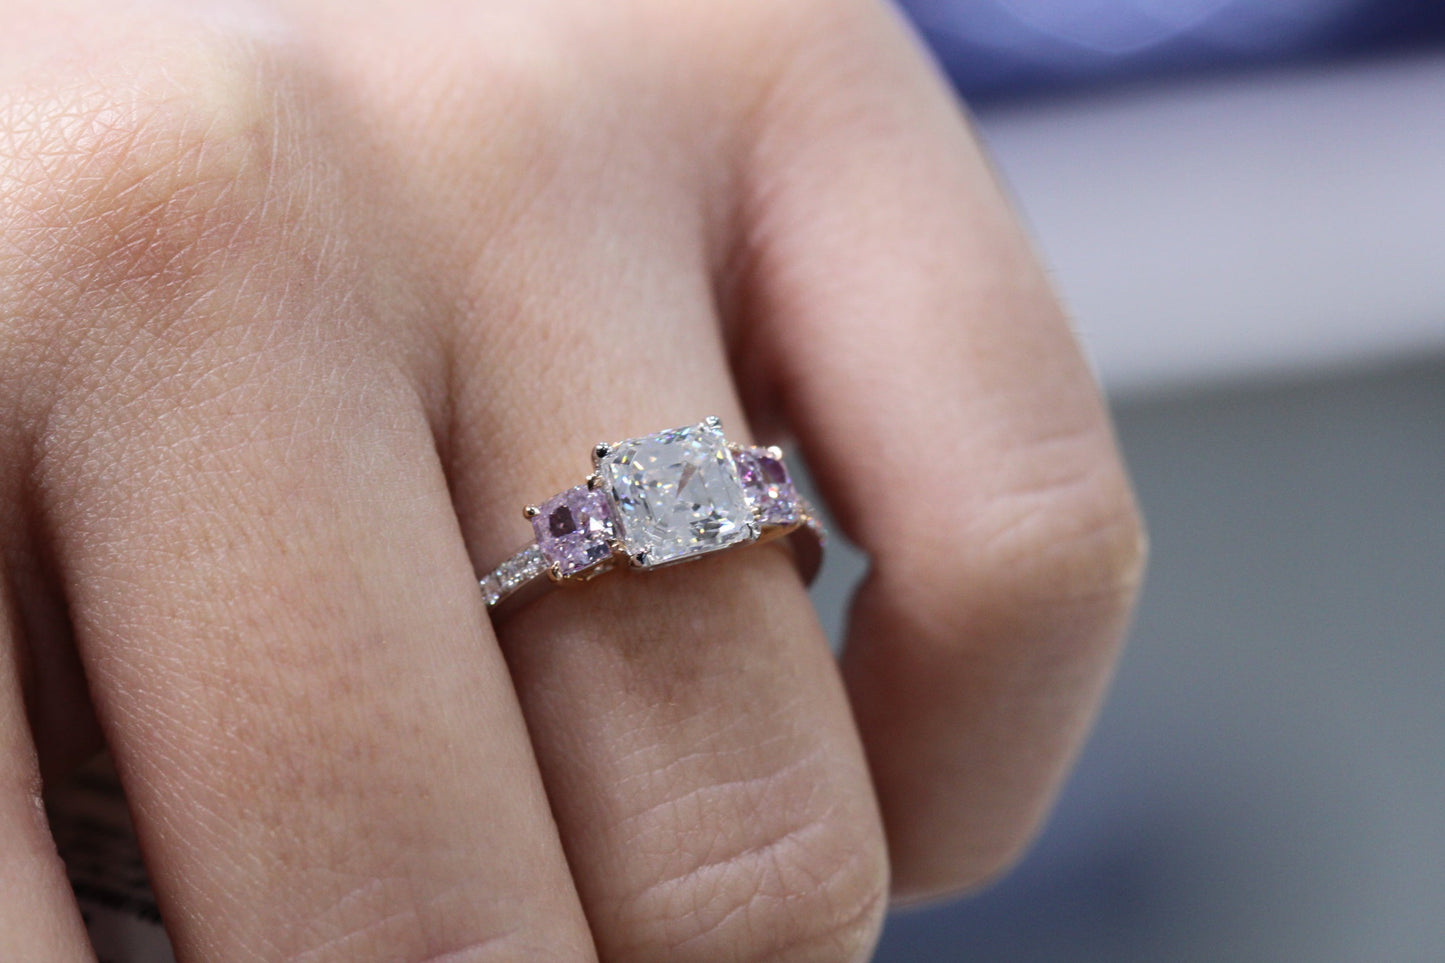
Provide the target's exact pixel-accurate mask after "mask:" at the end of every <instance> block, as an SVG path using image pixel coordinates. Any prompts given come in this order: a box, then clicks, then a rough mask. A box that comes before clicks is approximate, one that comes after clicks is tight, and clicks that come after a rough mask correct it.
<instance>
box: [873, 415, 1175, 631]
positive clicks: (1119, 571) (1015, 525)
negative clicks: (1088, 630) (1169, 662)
mask: <svg viewBox="0 0 1445 963" xmlns="http://www.w3.org/2000/svg"><path fill="white" fill-rule="evenodd" d="M997 477H999V478H1000V479H1001V481H1000V482H998V483H996V485H995V486H994V487H993V488H992V489H991V490H990V491H988V492H986V493H984V494H983V495H982V496H981V497H980V498H979V499H978V500H977V501H976V502H975V503H974V504H973V505H971V506H970V508H971V512H970V517H969V519H968V521H967V523H966V526H967V527H966V528H965V529H964V531H963V532H962V544H964V545H966V549H963V550H961V549H959V548H958V547H957V545H956V544H955V545H946V544H940V538H951V539H955V540H957V539H958V538H959V535H960V533H959V531H958V530H956V529H955V530H952V531H946V532H944V531H932V532H926V533H920V537H919V538H917V539H913V540H912V541H913V543H914V546H915V547H914V548H913V549H911V550H910V551H911V554H910V557H909V558H908V559H907V560H906V561H905V562H904V563H903V564H902V565H901V566H900V568H902V569H904V570H906V574H905V577H906V578H907V579H908V580H911V581H914V582H917V583H918V584H920V585H936V584H938V582H939V581H940V579H941V580H943V581H945V582H947V583H948V584H949V585H952V586H955V587H957V586H960V585H968V586H971V587H972V588H971V590H970V591H969V592H968V593H967V594H968V596H969V600H968V602H969V604H970V605H972V604H976V603H977V600H978V599H980V598H985V599H989V600H992V602H993V603H995V604H998V605H1000V606H1003V607H1008V608H1010V609H1013V610H1020V609H1021V608H1023V607H1027V608H1029V609H1030V610H1034V611H1042V612H1044V613H1051V612H1056V611H1057V610H1060V609H1075V608H1078V607H1080V606H1087V607H1092V608H1095V609H1100V610H1104V611H1107V612H1122V611H1124V610H1127V609H1128V608H1129V606H1131V605H1132V602H1133V599H1134V597H1135V595H1136V594H1137V592H1138V589H1139V586H1140V583H1141V582H1142V579H1143V572H1144V566H1145V561H1146V558H1147V536H1146V533H1145V528H1144V521H1143V517H1142V515H1141V514H1140V511H1139V508H1138V505H1137V503H1136V502H1135V499H1134V495H1133V491H1132V488H1131V486H1130V483H1129V480H1128V477H1127V474H1126V472H1125V469H1124V466H1123V464H1122V462H1121V461H1120V459H1119V458H1118V457H1117V455H1116V453H1115V450H1114V447H1113V442H1112V439H1111V438H1109V437H1108V430H1107V427H1104V426H1098V427H1091V428H1089V429H1086V430H1082V431H1078V432H1072V433H1069V434H1066V435H1063V436H1058V437H1053V438H1049V439H1044V440H1040V441H1037V442H1034V443H1032V444H1029V445H1025V446H1023V447H1021V448H1019V449H1017V450H1016V451H1015V452H1014V453H1013V456H1012V458H1011V459H1009V460H1006V461H1004V462H1003V463H1001V464H1000V468H999V475H998V476H997ZM940 559H944V560H947V561H943V562H940V561H939V560H940ZM953 596H954V597H955V598H956V599H957V601H959V602H960V603H963V602H964V601H965V600H964V599H962V598H961V597H960V596H959V593H957V592H954V593H953Z"/></svg>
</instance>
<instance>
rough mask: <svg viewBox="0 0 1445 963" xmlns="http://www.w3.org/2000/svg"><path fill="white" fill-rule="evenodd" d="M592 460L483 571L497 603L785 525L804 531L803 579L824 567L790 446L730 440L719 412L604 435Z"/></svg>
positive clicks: (818, 530) (750, 539)
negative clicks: (787, 453) (635, 433)
mask: <svg viewBox="0 0 1445 963" xmlns="http://www.w3.org/2000/svg"><path fill="white" fill-rule="evenodd" d="M592 467H593V471H592V474H591V475H588V476H587V480H586V481H585V482H584V483H583V484H581V485H578V486H576V487H574V488H569V489H567V490H566V491H564V492H560V493H559V494H557V495H554V496H553V497H551V498H549V499H548V500H547V501H545V502H542V503H541V504H539V505H528V506H527V508H526V510H525V512H524V514H525V515H526V517H527V518H528V519H529V520H530V521H531V523H532V532H533V535H534V538H535V540H534V541H533V543H532V544H531V545H528V546H527V547H526V548H524V549H523V550H522V551H520V552H518V553H516V554H515V555H513V556H512V557H511V558H509V559H507V560H506V561H505V562H503V563H502V564H500V565H498V566H497V567H496V568H495V569H493V570H492V571H491V572H490V573H488V574H487V576H486V577H485V578H483V579H482V580H481V583H480V584H481V589H482V597H483V598H484V599H485V600H486V603H487V610H488V611H492V612H495V611H496V610H497V609H498V608H499V607H500V606H502V605H503V603H508V604H518V603H520V602H522V601H525V600H528V599H530V598H531V597H532V596H533V595H534V594H536V593H537V592H538V591H539V590H540V589H542V588H544V587H547V586H550V585H558V584H561V585H566V584H576V583H580V582H586V581H589V580H591V579H593V578H596V577H597V576H598V575H601V574H603V573H604V572H610V571H615V570H622V569H626V570H631V571H638V572H643V571H648V570H650V569H654V568H661V567H663V566H666V565H674V564H676V563H678V562H685V561H689V560H691V559H694V558H698V557H700V556H702V555H707V554H710V553H712V552H715V551H720V550H722V549H725V548H733V547H736V546H739V545H750V544H753V543H755V542H765V541H771V540H773V539H775V538H778V537H780V536H784V535H797V536H802V537H801V538H795V539H792V540H791V542H792V545H793V548H794V553H793V555H794V558H795V560H796V561H797V562H798V565H799V568H800V569H801V570H802V573H803V576H804V578H805V579H807V580H811V579H812V577H813V576H814V575H815V574H817V570H818V566H819V563H820V562H821V559H822V552H821V547H822V544H823V541H824V539H825V537H826V536H825V533H824V530H823V525H822V522H821V521H819V519H818V515H817V513H816V512H815V511H814V510H813V507H812V506H811V505H810V504H808V501H807V500H806V499H805V498H803V497H802V496H801V495H800V494H798V490H797V488H796V487H795V486H794V485H793V480H792V476H791V475H790V474H789V473H788V469H787V466H786V465H785V464H784V462H783V453H782V451H781V450H780V449H778V448H777V447H769V448H756V447H748V446H744V445H736V444H731V443H729V442H728V440H727V438H726V437H725V436H724V435H723V428H722V421H721V420H720V419H718V418H705V419H704V420H703V421H701V422H700V423H698V424H696V425H685V426H683V427H681V428H673V429H670V430H668V431H660V432H658V433H656V434H653V435H645V436H643V437H641V438H629V439H628V440H626V441H620V442H617V443H615V444H604V445H598V446H596V447H595V448H594V449H593V451H592Z"/></svg>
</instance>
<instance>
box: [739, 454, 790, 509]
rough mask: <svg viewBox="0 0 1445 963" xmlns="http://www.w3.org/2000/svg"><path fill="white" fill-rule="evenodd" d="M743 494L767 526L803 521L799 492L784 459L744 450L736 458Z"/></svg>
mask: <svg viewBox="0 0 1445 963" xmlns="http://www.w3.org/2000/svg"><path fill="white" fill-rule="evenodd" d="M734 458H736V460H737V463H738V477H739V478H740V479H741V480H742V483H743V492H744V493H745V494H746V495H747V497H748V502H749V503H750V504H751V505H752V506H753V511H755V512H756V513H757V516H758V521H760V522H762V523H763V524H764V525H791V524H793V523H794V522H796V521H797V520H798V518H799V514H798V491H797V489H795V488H794V487H793V480H792V479H791V478H789V477H788V468H787V466H786V465H784V464H783V461H782V459H781V458H778V457H776V456H775V455H774V453H773V452H772V451H769V450H768V449H766V448H744V449H742V450H741V451H739V452H737V454H736V455H734Z"/></svg>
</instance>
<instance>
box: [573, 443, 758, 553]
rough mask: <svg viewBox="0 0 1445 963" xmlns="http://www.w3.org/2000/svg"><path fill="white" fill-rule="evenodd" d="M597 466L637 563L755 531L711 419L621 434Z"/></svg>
mask: <svg viewBox="0 0 1445 963" xmlns="http://www.w3.org/2000/svg"><path fill="white" fill-rule="evenodd" d="M597 472H598V474H599V475H600V476H601V478H602V481H603V483H604V484H605V485H606V487H607V488H608V489H609V490H610V491H611V493H612V502H613V505H614V506H615V508H616V511H615V512H614V513H613V519H614V521H615V523H616V525H617V533H618V536H619V537H620V538H621V540H622V544H623V546H624V547H625V548H626V550H627V554H628V555H629V556H630V557H631V558H632V559H633V564H635V565H640V566H643V567H651V566H654V565H662V564H665V563H667V562H675V561H677V560H679V559H683V558H689V557H691V556H693V555H701V554H703V553H705V552H711V551H714V550H716V549H720V548H726V547H727V546H729V545H732V544H735V543H737V542H745V541H748V540H749V539H751V538H753V537H755V536H756V534H757V533H756V530H755V528H754V526H753V511H752V508H750V507H749V505H748V502H747V499H746V498H745V497H744V495H743V487H742V483H741V482H740V481H739V480H738V470H737V466H736V465H735V464H734V463H733V458H732V454H731V452H729V451H728V446H727V439H725V438H724V437H723V433H722V426H721V425H720V424H718V423H717V421H716V419H709V420H708V421H705V422H703V423H702V424H700V425H689V426H688V427H686V428H674V429H673V430H671V431H660V432H658V433H657V434H655V435H648V436H647V437H645V438H632V439H629V440H628V441H624V442H621V443H620V444H618V445H616V446H613V447H610V448H608V449H607V450H606V453H605V454H603V455H602V456H601V457H600V458H599V459H598V462H597Z"/></svg>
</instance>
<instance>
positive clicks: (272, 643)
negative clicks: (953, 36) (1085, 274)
mask: <svg viewBox="0 0 1445 963" xmlns="http://www.w3.org/2000/svg"><path fill="white" fill-rule="evenodd" d="M0 17H3V22H4V23H5V25H6V29H5V30H4V31H0V515H3V516H4V517H3V518H0V557H3V560H4V564H5V569H4V574H5V578H4V579H3V581H0V605H3V608H0V611H3V615H4V618H3V619H0V889H3V892H4V894H5V898H4V899H0V947H5V948H6V952H5V954H4V955H5V956H6V958H7V959H17V960H32V959H33V960H42V959H43V960H68V959H91V958H93V955H92V952H91V950H90V949H89V948H88V945H87V943H86V940H85V936H84V931H83V927H82V925H81V922H80V919H79V915H78V912H77V909H76V906H75V904H74V901H73V899H72V898H71V896H70V893H69V888H68V885H67V884H66V881H65V878H64V875H63V872H62V868H61V866H60V865H59V863H58V860H57V858H56V855H55V851H54V847H53V844H52V843H51V842H50V839H49V835H48V831H47V829H46V826H45V822H44V817H43V813H42V811H41V810H40V808H39V807H38V798H39V792H40V787H41V785H42V780H43V778H53V777H55V776H56V775H58V774H61V773H63V772H65V771H66V770H67V769H68V768H69V767H71V766H73V765H74V764H75V763H76V762H77V761H78V760H79V759H81V758H84V757H85V756H86V755H87V754H89V753H90V752H93V751H94V750H95V749H96V748H97V747H98V746H99V745H100V744H101V742H102V740H103V742H104V744H105V745H107V746H108V747H109V749H110V751H111V752H112V753H113V755H114V757H115V759H116V764H117V767H118V769H119V771H120V773H121V777H122V780H123V782H124V785H125V787H126V791H127V794H128V797H129V799H130V802H131V805H132V808H133V810H134V813H135V818H136V823H137V828H138V832H139V835H140V838H141V841H142V845H143V847H144V851H145V855H146V860H147V864H148V866H149V868H150V872H151V874H152V878H153V883H154V885H155V888H156V892H157V895H158V898H159V899H160V902H161V905H162V910H163V914H164V916H165V919H166V924H167V928H168V930H169V932H170V934H171V937H172V940H173V942H174V944H175V946H176V949H177V953H178V955H179V957H180V959H181V960H183V961H192V960H206V961H212V960H222V961H233V960H234V961H242V960H295V961H303V960H304V961H307V963H319V961H326V960H344V961H364V960H387V961H398V960H401V961H425V960H447V961H451V963H460V961H467V963H473V961H478V963H479V961H489V960H521V959H525V960H591V959H601V960H625V961H630V963H631V961H649V960H704V961H716V960H734V959H736V960H747V959H758V960H786V961H791V960H855V959H864V958H866V957H867V955H868V953H869V952H870V950H871V948H872V945H873V943H874V941H875V939H876V937H877V933H878V929H879V926H880V921H881V918H882V914H883V912H884V910H885V908H886V906H887V905H888V902H889V900H890V898H892V899H899V900H913V899H922V898H929V897H936V896H940V895H943V894H948V893H954V892H958V891H963V890H967V889H969V888H971V887H975V886H977V885H979V884H981V883H982V882H984V881H986V880H988V879H989V878H990V877H992V876H994V875H995V874H997V873H998V872H1000V871H1001V870H1002V869H1004V868H1005V867H1007V866H1008V865H1009V864H1010V862H1011V861H1012V860H1013V859H1014V858H1015V857H1016V856H1017V855H1018V853H1019V851H1020V849H1021V848H1022V847H1023V846H1024V845H1025V844H1026V842H1027V841H1028V839H1029V838H1030V836H1031V834H1032V833H1033V832H1034V830H1035V828H1036V827H1037V825H1038V823H1039V821H1040V819H1041V818H1042V816H1043V814H1044V813H1045V812H1046V810H1047V807H1048V805H1049V802H1050V799H1051V798H1052V796H1053V794H1054V792H1055V790H1056V787H1057V786H1058V784H1059V781H1060V779H1061V777H1062V774H1063V773H1064V771H1065V769H1066V768H1067V765H1068V762H1069V760H1070V759H1071V757H1072V756H1073V755H1074V753H1075V751H1076V750H1077V748H1078V746H1079V743H1080V740H1081V739H1082V737H1083V735H1084V733H1085V731H1086V728H1087V725H1088V722H1089V719H1090V717H1091V715H1092V713H1093V712H1094V709H1095V707H1096V705H1097V702H1098V699H1099V697H1100V693H1101V691H1102V689H1103V687H1104V684H1105V681H1106V678H1107V675H1108V673H1109V669H1110V666H1111V664H1112V661H1113V659H1114V656H1115V654H1116V649H1117V646H1118V644H1119V640H1120V638H1121V635H1122V632H1123V627H1124V625H1125V623H1126V620H1127V617H1128V613H1129V609H1130V606H1131V604H1132V600H1133V598H1134V595H1135V592H1136V589H1137V586H1138V584H1139V579H1140V573H1141V569H1142V534H1141V525H1140V521H1139V516H1138V513H1137V511H1136V509H1135V506H1134V501H1133V498H1132V496H1131V493H1130V489H1129V485H1128V481H1127V478H1126V476H1125V473H1124V470H1123V468H1122V466H1121V464H1120V461H1119V458H1118V455H1117V453H1116V451H1115V447H1114V442H1113V439H1112V435H1111V430H1110V427H1109V423H1108V419H1107V416H1106V413H1105V411H1104V409H1103V407H1102V405H1101V403H1100V401H1099V398H1098V396H1097V392H1096V389H1095V387H1094V385H1093V383H1092V380H1091V378H1090V375H1089V372H1088V370H1087V368H1086V365H1085V364H1084V363H1083V362H1082V360H1081V359H1080V356H1079V352H1078V350H1077V348H1076V347H1075V345H1074V343H1073V341H1072V339H1071V337H1070V334H1069V331H1068V327H1067V324H1066V323H1065V321H1064V319H1063V316H1062V314H1061V311H1060V309H1059V307H1058V305H1057V303H1056V302H1055V300H1054V298H1053V296H1052V295H1051V293H1050V292H1049V289H1048V286H1047V284H1046V282H1045V279H1044V277H1043V275H1042V272H1041V271H1040V269H1039V267H1038V265H1037V264H1036V263H1035V261H1034V259H1033V257H1032V255H1031V253H1030V251H1029V250H1028V246H1027V244H1026V242H1025V240H1024V238H1023V236H1022V234H1021V232H1020V230H1019V228H1018V227H1017V225H1016V223H1015V221H1014V218H1013V216H1012V214H1011V213H1010V211H1009V210H1008V207H1007V204H1006V203H1005V201H1004V200H1003V198H1002V196H1001V193H1000V191H999V188H998V187H997V185H996V184H995V183H994V181H993V179H992V177H991V174H990V172H989V170H988V168H987V166H986V162H985V161H984V160H983V158H982V156H981V154H980V152H979V149H978V147H977V145H976V143H975V142H974V140H973V138H972V136H971V135H970V133H969V131H968V129H967V127H966V124H965V122H964V120H963V119H962V116H961V114H960V111H959V109H958V107H957V105H956V104H955V103H954V102H952V100H951V99H950V96H949V94H948V93H947V91H946V88H945V86H944V84H942V83H941V82H940V80H939V78H938V77H937V76H935V74H934V73H933V71H932V69H931V68H930V67H929V66H928V65H927V63H926V61H925V59H924V57H923V56H922V55H921V54H920V52H919V49H918V47H917V44H916V42H915V41H914V40H913V39H912V38H911V37H910V36H909V34H908V33H907V31H906V30H905V28H904V27H903V26H902V24H901V23H899V22H898V21H897V20H896V19H895V18H894V15H893V14H892V13H891V12H890V11H889V10H888V9H887V8H886V7H885V6H883V5H882V4H877V3H873V2H871V0H826V2H825V0H802V2H790V3H786V4H778V3H766V2H761V0H732V2H725V3H713V4H679V3H673V2H663V0H615V2H609V3H604V4H599V3H591V2H586V0H539V2H536V3H526V4H517V3H492V2H477V3H468V4H455V3H444V2H440V0H436V2H430V3H417V2H410V3H401V2H396V3H369V4H367V5H365V8H364V9H363V8H362V7H360V6H358V5H357V4H356V3H352V2H348V3H344V4H343V3H340V2H336V3H328V2H327V0H274V2H259V3H251V4H240V3H233V2H230V0H218V2H216V3H214V4H211V5H210V6H206V7H197V6H196V5H194V4H184V5H182V4H177V5H175V6H173V7H172V6H166V5H165V4H164V3H161V4H157V3H145V4H138V3H137V4H131V3H127V2H124V0H121V2H117V0H107V2H105V3H99V2H91V0H64V2H52V0H45V2H39V0H20V2H17V0H4V2H3V3H0ZM707 414H717V415H720V416H721V417H722V418H723V421H724V423H725V424H726V425H727V426H728V428H729V434H730V436H732V437H734V438H737V439H747V438H751V439H755V440H759V441H775V440H781V441H787V442H790V443H795V444H796V445H797V446H798V447H800V448H801V451H802V452H803V454H804V455H805V457H806V458H807V459H808V461H809V462H810V463H811V464H812V465H813V466H814V469H815V474H816V476H817V478H818V481H819V483H820V485H821V487H822V490H823V493H824V495H825V496H826V498H827V501H828V503H829V505H830V507H831V509H832V511H833V512H834V514H835V515H836V517H837V520H838V524H839V525H840V527H841V528H842V529H843V530H844V531H845V532H846V533H847V535H848V536H850V537H851V538H853V539H854V540H856V541H857V542H858V543H859V544H860V545H862V546H863V547H864V548H865V549H866V550H867V551H868V552H869V553H870V555H871V559H872V568H871V573H870V575H869V577H868V579H867V581H866V583H865V584H864V585H863V587H862V588H861V590H860V591H859V593H858V596H857V598H856V601H855V604H854V608H853V612H852V622H851V629H850V632H849V636H848V640H847V649H846V652H845V654H844V656H843V658H842V660H841V665H840V664H839V663H837V662H835V660H834V659H833V658H832V656H831V655H830V653H829V651H828V648H827V646H826V643H825V640H824V638H823V635H822V632H821V631H820V629H819V627H818V624H817V621H816V619H815V617H814V615H813V613H812V610H811V608H810V606H809V602H808V599H807V596H806V593H805V590H804V586H803V585H802V584H801V582H800V580H799V578H798V576H797V574H796V573H795V571H794V569H793V567H792V566H791V564H790V563H789V561H788V559H787V556H786V555H785V554H784V553H783V552H780V551H778V550H777V549H776V548H770V547H766V546H764V547H757V548H749V549H744V550H737V551H731V552H726V553H722V554H720V555H717V556H713V557H710V558H708V559H704V560H699V561H697V562H695V563H692V564H689V565H685V566H680V567H677V568H673V569H667V570H664V571H660V572H656V573H651V574H649V575H648V576H646V577H640V576H639V577H622V576H609V577H607V578H603V579H599V580H597V581H595V582H593V583H589V584H588V585H586V586H584V587H581V588H578V589H576V590H574V591H568V592H556V593H553V594H551V595H549V596H548V597H547V598H545V599H543V600H540V601H538V602H536V603H535V604H533V605H531V606H529V607H527V608H524V609H522V610H520V611H518V612H517V613H516V614H515V615H514V616H512V617H510V618H508V619H506V620H505V621H502V622H501V623H500V624H496V625H493V624H492V623H491V622H490V621H489V619H488V617H487V614H486V612H485V611H484V608H483V605H482V602H481V598H480V594H479V592H478V590H477V585H476V573H477V572H479V571H486V570H487V569H489V568H490V567H492V566H493V565H495V564H496V563H497V562H498V561H500V560H501V559H502V558H504V557H506V556H507V555H508V554H510V553H511V552H513V551H515V550H516V548H517V547H519V546H520V545H522V544H525V543H526V541H527V540H528V538H529V527H528V525H527V523H526V522H525V521H524V520H523V519H522V517H521V513H520V507H521V506H522V505H524V504H526V503H529V502H536V501H539V500H541V499H543V498H545V497H547V496H549V495H551V494H552V493H554V492H556V491H559V490H560V489H562V488H564V487H567V486H569V485H572V484H575V483H576V482H577V481H579V480H580V476H581V475H582V474H583V473H584V472H585V470H586V468H587V453H588V452H589V450H590V447H591V445H592V444H593V443H594V442H596V441H599V440H605V439H616V438H622V437H628V436H631V435H638V434H645V433H648V432H651V431H655V430H658V429H660V428H664V427H670V426H673V425H678V424H684V423H688V422H693V421H696V420H698V419H700V418H701V417H702V416H704V415H707Z"/></svg>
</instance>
